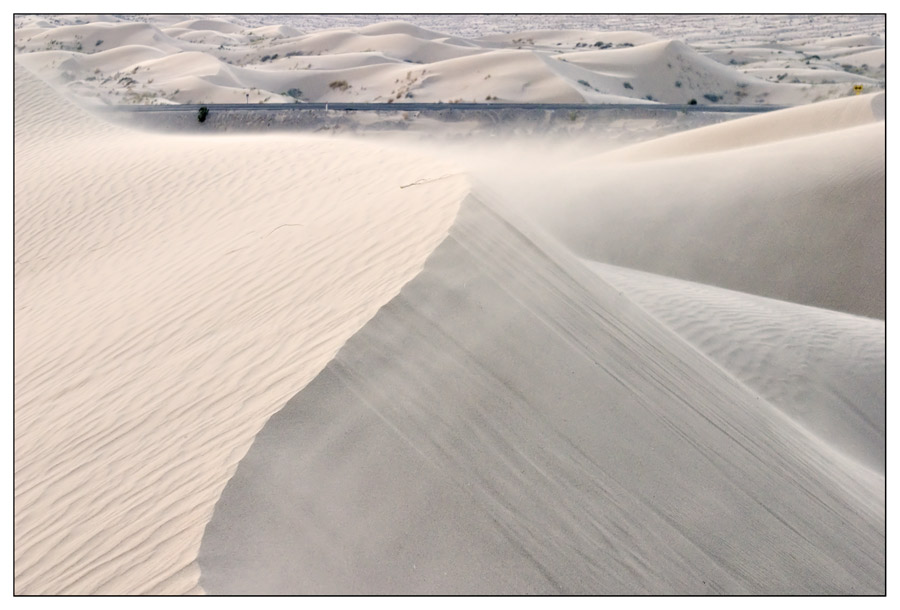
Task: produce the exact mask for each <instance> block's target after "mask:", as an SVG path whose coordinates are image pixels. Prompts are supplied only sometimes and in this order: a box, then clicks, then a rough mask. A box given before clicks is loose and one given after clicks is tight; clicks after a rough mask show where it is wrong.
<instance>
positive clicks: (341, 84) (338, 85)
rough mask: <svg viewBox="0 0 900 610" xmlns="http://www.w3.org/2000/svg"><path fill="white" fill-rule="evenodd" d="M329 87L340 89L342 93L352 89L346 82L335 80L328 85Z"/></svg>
mask: <svg viewBox="0 0 900 610" xmlns="http://www.w3.org/2000/svg"><path fill="white" fill-rule="evenodd" d="M328 86H329V87H331V88H332V89H340V90H341V91H346V90H347V89H349V88H350V84H349V83H347V81H345V80H335V81H331V82H330V83H328Z"/></svg>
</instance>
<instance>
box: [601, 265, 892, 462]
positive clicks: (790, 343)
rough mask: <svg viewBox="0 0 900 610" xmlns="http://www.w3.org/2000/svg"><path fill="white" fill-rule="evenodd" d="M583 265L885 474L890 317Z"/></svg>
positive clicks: (805, 424)
mask: <svg viewBox="0 0 900 610" xmlns="http://www.w3.org/2000/svg"><path fill="white" fill-rule="evenodd" d="M585 264H586V265H587V266H588V267H589V268H590V269H591V270H593V271H595V272H596V273H597V274H599V275H600V277H602V278H603V279H604V280H606V281H608V282H609V283H610V284H611V285H613V286H615V287H616V288H617V289H618V290H620V291H622V292H623V293H624V294H626V295H627V296H628V298H629V299H631V300H633V301H634V302H635V303H637V304H638V305H640V306H641V307H642V308H643V309H644V310H646V311H647V312H648V313H650V314H651V315H653V316H654V317H656V318H657V319H658V320H660V321H662V322H663V323H665V324H666V325H667V326H669V327H670V328H671V329H672V330H674V331H675V332H676V333H678V334H679V335H680V336H682V337H684V339H685V340H687V341H688V342H689V343H690V344H691V345H693V346H695V347H696V348H697V349H698V350H699V351H700V352H702V353H704V354H706V355H707V356H709V358H710V359H712V360H713V361H714V362H716V363H717V364H719V365H720V366H721V367H722V368H724V369H725V370H726V371H728V372H729V373H730V374H732V375H734V376H735V377H736V378H737V379H739V380H740V381H741V382H742V383H744V384H746V385H747V387H748V388H751V389H752V390H753V391H755V392H758V393H759V395H760V396H762V397H763V398H765V399H766V400H767V401H769V402H770V403H771V404H772V405H774V406H775V407H777V408H778V409H780V410H781V411H782V412H783V413H785V414H786V415H787V416H788V417H790V418H791V419H792V420H794V421H795V422H797V423H798V424H800V425H801V426H803V427H804V428H805V429H806V430H808V431H809V432H810V433H811V434H813V435H815V436H817V437H818V438H819V439H821V441H822V442H825V443H827V444H828V445H830V446H831V447H833V448H834V449H835V450H836V451H838V452H840V453H842V454H844V455H846V456H847V457H848V458H849V459H852V460H855V461H857V462H860V463H861V464H862V465H864V466H865V467H866V468H869V469H871V470H873V471H875V472H878V473H880V474H884V468H885V438H886V437H885V415H886V414H885V404H886V403H885V398H886V397H885V387H886V377H885V367H884V362H885V360H884V356H885V351H884V347H885V346H884V339H885V326H884V322H883V321H881V320H873V319H871V318H863V317H859V316H852V315H848V314H843V313H840V312H835V311H829V310H826V309H817V308H814V307H807V306H804V305H796V304H794V303H788V302H785V301H776V300H774V299H767V298H764V297H759V296H756V295H752V294H746V293H741V292H734V291H731V290H724V289H721V288H715V287H712V286H705V285H703V284H695V283H691V282H685V281H683V280H677V279H674V278H668V277H663V276H658V275H652V274H648V273H643V272H640V271H635V270H632V269H624V268H622V267H614V266H611V265H604V264H602V263H595V262H592V261H585Z"/></svg>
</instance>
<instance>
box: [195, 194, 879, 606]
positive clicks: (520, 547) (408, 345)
mask: <svg viewBox="0 0 900 610" xmlns="http://www.w3.org/2000/svg"><path fill="white" fill-rule="evenodd" d="M502 214H503V215H502V216H501V215H499V214H498V213H497V212H496V211H495V210H491V209H490V208H488V207H486V206H485V205H484V204H482V203H481V202H480V201H478V200H477V199H476V198H474V197H472V198H469V199H468V200H467V201H466V202H464V204H463V206H462V209H461V211H460V214H459V216H458V217H457V219H456V222H455V223H454V225H453V227H452V229H451V231H450V236H449V237H448V239H447V240H445V241H444V242H443V243H442V244H441V246H440V247H439V248H438V249H437V251H436V252H435V253H434V254H433V255H432V256H431V257H430V258H429V259H428V262H427V263H426V266H425V270H424V271H423V273H421V274H420V275H418V276H417V277H416V278H415V279H414V280H413V281H411V282H410V283H409V284H407V285H406V286H405V287H404V288H403V290H402V291H401V293H400V295H399V296H398V297H396V298H395V299H393V300H392V301H391V302H390V303H389V304H388V305H387V306H385V307H384V308H382V309H381V310H380V311H379V312H378V315H376V317H375V318H374V319H373V320H372V321H371V322H369V323H368V324H367V325H366V326H365V327H364V328H363V330H362V331H360V332H359V333H357V334H356V335H355V336H354V337H353V338H351V339H350V341H348V342H347V344H346V345H345V346H344V347H343V348H342V349H341V351H340V352H339V354H338V356H337V357H336V358H335V359H334V360H333V361H332V362H331V363H329V365H328V366H327V367H326V369H325V370H324V371H323V372H322V373H321V374H320V375H319V376H318V377H317V378H316V379H315V380H314V381H313V382H312V383H311V384H310V385H309V386H308V387H307V388H306V389H304V390H303V391H302V392H300V393H299V394H298V395H297V396H296V397H294V398H293V399H292V400H291V401H290V402H289V403H288V404H287V405H286V406H285V408H284V409H282V410H281V411H279V412H278V413H277V414H276V415H274V416H273V417H272V419H271V420H270V421H269V423H268V424H267V425H266V427H265V428H263V430H262V431H261V432H260V434H259V435H258V436H257V438H256V441H255V442H254V444H253V446H252V447H251V449H250V452H249V453H248V455H247V457H246V458H245V459H244V460H242V461H241V463H240V464H239V466H238V469H237V472H236V473H235V476H234V478H233V479H232V480H231V481H230V482H229V485H228V487H227V488H226V489H225V492H224V494H223V496H222V499H221V500H220V501H219V503H218V504H217V506H216V512H215V514H214V516H213V519H212V521H211V522H210V524H209V526H208V527H207V530H206V534H205V536H204V541H203V546H202V547H201V552H200V559H199V561H200V565H201V569H202V580H201V582H202V583H203V586H204V587H206V588H207V590H209V591H210V592H215V593H273V594H285V593H325V594H327V593H371V594H384V593H457V594H459V593H479V594H511V593H517V594H525V593H541V594H547V593H569V594H591V593H593V594H596V593H606V594H612V593H619V594H647V593H670V594H671V593H682V594H708V593H712V594H715V593H732V594H736V593H744V594H746V593H750V594H760V593H764V594H813V593H818V594H828V593H831V594H834V593H844V594H847V593H877V592H883V591H884V563H883V561H884V537H883V536H884V505H883V502H884V488H883V486H884V478H883V476H881V475H879V474H878V473H877V472H875V471H872V470H870V469H868V468H866V467H865V466H863V465H861V464H859V463H858V462H856V461H854V460H852V459H848V458H847V456H846V455H844V454H843V453H841V452H840V451H838V450H836V449H835V448H834V447H832V446H831V445H830V444H828V443H827V442H824V441H823V440H821V439H820V438H818V437H816V436H815V435H813V434H810V433H809V430H807V429H806V427H805V426H803V425H801V424H798V422H796V421H794V420H791V419H789V418H788V417H786V416H785V415H784V414H783V413H782V412H781V411H780V410H779V409H778V408H776V407H775V406H774V405H772V404H771V403H770V402H768V401H767V400H766V398H764V397H763V396H761V395H760V394H758V393H756V392H754V391H752V390H750V389H749V388H748V387H747V386H745V385H743V384H741V383H740V382H738V381H737V380H736V379H735V378H734V377H732V376H731V375H729V374H728V373H726V372H725V371H723V369H721V368H720V367H718V366H716V365H715V364H714V363H713V362H712V361H710V360H709V359H708V358H707V357H705V356H704V355H703V354H701V353H700V352H698V351H696V350H694V349H693V348H691V347H690V346H688V344H687V343H685V342H684V341H682V340H681V339H679V338H678V337H677V336H676V335H674V334H672V333H671V332H669V331H667V330H666V328H665V327H664V326H663V325H662V324H661V323H660V322H659V321H657V320H656V319H654V318H653V317H651V316H649V315H648V314H647V313H645V312H644V311H642V310H641V309H639V308H638V307H637V306H635V305H634V304H633V303H632V302H630V301H629V299H628V298H626V297H624V296H622V295H621V294H619V293H618V292H617V291H616V290H614V289H613V288H612V287H611V286H609V285H608V284H605V283H604V282H602V281H600V280H599V279H598V278H597V277H596V276H593V277H591V273H590V272H589V271H588V270H587V269H585V268H584V267H583V266H582V265H581V264H580V263H579V262H578V261H577V260H576V259H573V258H572V257H571V255H569V254H567V253H566V252H565V251H564V250H560V249H558V248H557V247H556V246H554V245H553V244H552V243H551V242H547V241H545V240H543V239H542V238H540V236H539V234H531V235H530V236H529V237H526V236H525V235H524V234H523V233H521V232H520V231H519V230H517V228H516V226H515V225H516V224H518V221H514V224H510V221H511V219H514V218H515V216H514V215H512V214H509V213H502ZM523 230H525V231H528V229H527V228H523ZM760 327H761V328H762V329H765V325H764V324H761V325H760ZM737 339H738V340H739V339H740V335H737ZM770 366H772V367H776V366H778V363H777V362H773V363H771V365H770ZM869 440H870V441H872V442H875V441H876V439H872V438H870V439H869Z"/></svg>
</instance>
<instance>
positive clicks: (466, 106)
mask: <svg viewBox="0 0 900 610" xmlns="http://www.w3.org/2000/svg"><path fill="white" fill-rule="evenodd" d="M201 106H206V107H207V108H209V111H210V112H211V113H212V112H228V111H235V110H243V111H246V110H262V111H269V112H271V111H279V110H326V109H327V110H362V111H365V110H396V111H403V110H407V111H408V110H451V109H452V110H682V111H685V112H737V113H754V112H769V111H772V110H780V109H782V108H785V106H771V105H766V106H759V105H757V106H751V105H747V106H728V105H710V104H696V105H693V106H690V105H687V104H512V103H503V102H498V103H491V104H479V103H459V104H450V103H421V102H416V103H396V104H380V103H328V104H325V103H318V102H316V103H312V102H310V103H293V104H167V105H159V106H156V105H153V106H146V105H142V106H138V105H133V106H124V105H123V106H111V108H114V109H115V110H122V111H129V112H197V110H198V109H199V108H200V107H201Z"/></svg>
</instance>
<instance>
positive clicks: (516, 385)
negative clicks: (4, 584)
mask: <svg viewBox="0 0 900 610" xmlns="http://www.w3.org/2000/svg"><path fill="white" fill-rule="evenodd" d="M323 19H324V21H323ZM373 19H374V17H373V16H371V15H343V16H341V15H333V16H315V15H287V16H280V17H279V18H277V19H274V20H271V19H269V18H268V17H266V18H263V17H260V16H254V15H232V16H223V17H214V16H201V17H199V18H198V17H196V16H183V15H159V16H152V15H151V16H127V15H126V16H92V15H16V16H15V18H14V26H15V29H14V44H15V46H16V53H17V55H16V62H15V75H14V78H15V99H14V104H15V108H14V110H15V121H14V130H15V143H14V147H15V148H14V153H15V158H14V164H15V167H14V169H15V191H14V196H15V202H14V284H15V286H14V290H15V301H14V308H15V312H14V313H15V318H14V332H15V343H14V346H15V347H14V349H15V356H14V358H15V370H14V377H15V380H14V383H15V409H14V424H15V430H14V437H15V438H14V510H15V515H14V574H15V576H14V579H15V580H14V592H15V593H16V594H43V595H46V594H50V595H59V594H132V595H133V594H185V593H203V592H204V591H205V592H209V593H216V594H219V593H250V594H260V593H304V594H308V593H339V594H349V593H398V594H411V593H444V594H462V593H512V594H547V593H583V594H595V595H596V594H612V593H621V594H648V593H653V594H819V595H822V594H839V595H854V594H866V595H881V594H883V593H884V592H885V590H886V570H885V551H886V538H885V517H886V514H885V491H886V490H885V473H886V470H887V469H886V463H885V454H886V451H885V443H886V425H885V419H886V392H885V380H886V377H887V376H886V369H885V328H886V327H885V322H884V318H885V246H886V244H885V228H886V225H885V213H886V190H885V181H886V161H885V144H886V140H885V135H886V132H885V115H886V98H885V95H884V93H883V92H881V91H883V89H884V73H885V72H884V63H883V61H884V59H883V52H884V42H885V37H884V35H883V31H884V24H883V20H881V21H879V20H878V18H877V16H875V17H872V16H869V17H866V16H852V15H851V16H847V15H830V16H829V15H826V16H820V17H809V16H764V15H763V16H753V15H740V16H738V15H735V16H729V17H727V18H726V17H723V16H716V15H696V16H684V17H672V16H659V15H637V16H627V15H612V16H590V15H582V16H564V15H557V16H513V15H510V16H504V17H496V18H489V17H485V16H480V15H473V16H469V17H467V18H466V19H461V18H460V17H459V16H441V15H434V16H429V15H419V16H411V17H410V18H409V20H410V22H409V23H407V22H402V21H396V20H395V21H388V22H383V23H373ZM504 19H505V20H507V21H504V22H503V23H507V22H508V23H510V24H514V25H515V26H516V27H506V26H503V25H502V24H501V21H502V20H504ZM310 24H319V26H324V29H323V27H310ZM498 24H499V25H498ZM564 28H571V29H564ZM604 28H605V29H604ZM879 53H880V55H879ZM878 57H882V59H881V63H876V62H878ZM418 62H421V63H418ZM832 80H834V81H836V82H834V83H831V82H827V81H832ZM792 81H796V82H792ZM626 83H627V84H628V85H629V86H627V87H626V86H625V85H626ZM678 83H680V85H679V84H678ZM852 84H863V85H864V87H865V89H866V91H867V92H874V94H871V95H860V96H848V94H849V93H850V86H851V85H852ZM879 92H881V93H879ZM707 94H709V97H707ZM67 98H69V99H67ZM248 98H249V101H250V102H251V103H253V104H256V103H266V102H276V101H277V102H292V103H293V102H296V103H298V104H301V103H302V102H305V101H333V100H334V101H336V100H353V101H386V100H390V101H392V102H393V103H395V104H396V105H397V108H398V111H396V112H392V113H384V114H379V113H355V114H354V113H348V114H342V113H337V112H335V111H333V110H332V111H330V112H328V111H321V112H320V113H319V114H317V113H316V112H305V113H296V114H297V116H300V115H303V116H306V117H307V118H308V121H309V123H308V125H307V126H308V127H309V129H320V130H331V135H329V136H312V135H303V134H298V133H296V132H287V131H281V132H274V131H271V132H258V133H253V132H250V131H246V130H247V129H248V126H251V125H260V126H262V125H265V124H266V123H267V122H268V119H267V118H266V116H267V113H266V112H253V111H250V110H245V111H241V112H236V113H234V114H230V115H228V116H225V115H226V113H219V114H215V113H213V116H212V119H211V120H209V121H207V122H206V123H203V124H202V125H201V124H200V123H198V122H197V121H196V119H195V116H193V113H191V115H188V114H186V113H145V114H151V115H152V114H171V115H173V116H176V117H179V118H178V119H177V120H173V121H172V123H171V124H169V125H168V126H167V127H168V129H169V131H167V132H162V131H159V132H153V133H149V132H142V131H137V130H130V129H125V128H124V127H121V126H119V125H114V124H111V123H108V122H106V121H105V120H103V117H111V116H112V115H113V114H116V116H118V117H119V118H121V116H122V115H121V113H113V112H111V111H105V112H104V111H101V110H102V107H103V106H104V105H107V104H154V103H160V104H175V103H187V102H194V103H196V102H226V101H227V102H243V101H245V100H247V99H248ZM648 98H652V99H648ZM692 98H697V100H698V102H699V103H704V104H705V103H708V104H712V105H715V104H721V103H730V102H751V103H752V102H760V103H775V101H776V100H777V101H779V103H785V104H789V105H794V106H796V107H793V108H789V109H785V110H778V111H774V112H770V113H766V114H760V115H757V116H752V117H749V118H735V117H734V115H727V118H726V115H725V114H724V113H707V112H702V113H687V114H684V113H675V112H672V111H666V113H665V116H663V114H664V113H663V111H659V112H657V113H654V112H652V111H648V110H645V109H644V108H642V109H641V110H640V111H639V112H638V111H631V110H622V109H620V110H614V111H609V113H608V114H604V116H603V117H602V118H601V117H599V116H598V115H599V114H600V113H601V112H602V113H607V112H608V111H607V110H605V109H604V110H603V111H596V113H595V114H590V113H587V112H586V111H583V110H579V111H578V112H571V113H565V114H564V113H552V112H549V111H548V112H545V111H542V110H538V111H534V110H529V111H528V112H527V113H524V114H523V115H522V116H519V117H518V118H516V117H515V116H513V115H509V114H504V113H503V112H502V111H499V110H497V109H496V108H492V109H486V110H483V111H481V112H482V113H483V116H484V117H486V118H485V120H489V121H493V122H494V123H495V124H494V125H493V128H492V129H491V130H484V129H481V128H479V123H478V122H477V121H476V120H473V119H466V117H465V116H461V114H460V113H459V112H458V111H456V110H450V111H446V113H445V114H443V115H441V114H432V115H428V116H418V113H415V112H412V111H409V112H404V111H403V110H402V108H403V103H404V102H406V101H439V100H441V101H479V102H487V103H489V102H492V101H524V102H550V101H566V102H575V103H581V102H621V101H629V102H641V103H642V104H643V105H645V106H647V107H652V106H653V105H655V104H657V103H658V102H659V101H676V102H679V103H682V102H686V101H687V100H688V99H692ZM713 98H715V100H713ZM831 98H840V99H831ZM70 100H75V102H76V103H72V101H70ZM821 100H824V101H821ZM85 108H89V109H90V112H92V113H95V114H91V113H89V112H88V111H86V110H85ZM285 112H286V111H285ZM535 113H536V114H535ZM272 114H275V113H274V112H273V113H272ZM326 115H327V116H326ZM358 115H365V116H364V117H360V116H358ZM386 115H392V116H391V119H390V120H388V119H386V118H385V116H386ZM537 115H540V116H537ZM682 115H684V116H682ZM248 117H252V118H248ZM322 117H325V118H322ZM336 117H337V118H336ZM277 118H278V117H276V119H277ZM338 119H339V120H338ZM457 119H458V120H457ZM513 119H515V120H513ZM179 121H180V122H179ZM229 121H231V123H230V124H229ZM254 121H256V122H254ZM317 121H320V123H317ZM341 121H343V123H341V125H349V126H351V127H353V128H356V127H359V128H360V129H359V132H360V138H359V139H356V138H351V137H348V136H345V135H341V133H342V132H341V130H339V129H337V126H338V124H339V122H341ZM447 121H454V122H453V123H452V127H451V123H449V122H447ZM714 122H718V124H713V125H709V123H714ZM237 123H240V124H237ZM276 123H277V121H276ZM368 123H372V125H371V129H369V126H368ZM532 123H534V124H538V123H540V124H541V125H543V127H541V129H546V130H547V132H546V133H545V132H544V131H540V135H539V134H538V133H537V132H538V131H539V130H538V129H537V128H536V127H535V125H533V124H532ZM701 124H705V125H708V126H706V127H702V128H694V129H688V128H689V127H696V126H697V125H701ZM332 126H333V127H334V128H333V129H332ZM482 127H483V126H482ZM207 128H209V129H207ZM231 128H235V130H237V129H244V130H245V131H244V132H243V133H242V135H235V133H234V131H233V130H232V129H231ZM388 128H390V129H392V130H395V131H391V132H389V134H388V133H386V132H384V131H383V130H384V129H388ZM348 129H349V127H348ZM217 130H218V131H217ZM677 131H681V133H673V135H669V136H665V137H660V135H661V134H662V133H672V132H677ZM376 134H382V135H376ZM554 134H555V135H554ZM637 139H643V140H645V141H643V142H641V143H637V144H634V143H631V144H630V145H627V146H626V145H624V142H626V141H628V142H634V141H635V140H637Z"/></svg>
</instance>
